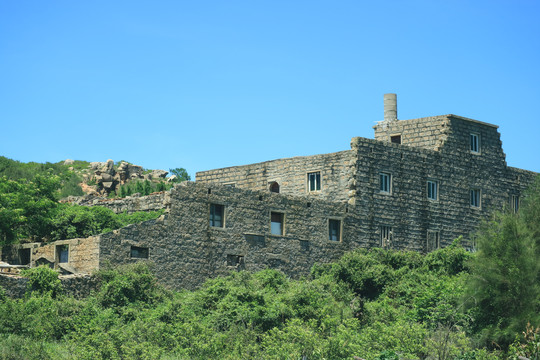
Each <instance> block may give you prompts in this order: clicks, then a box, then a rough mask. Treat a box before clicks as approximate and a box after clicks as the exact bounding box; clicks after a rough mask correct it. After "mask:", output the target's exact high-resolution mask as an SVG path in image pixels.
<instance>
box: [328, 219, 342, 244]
mask: <svg viewBox="0 0 540 360" xmlns="http://www.w3.org/2000/svg"><path fill="white" fill-rule="evenodd" d="M333 224H334V226H333ZM336 225H337V227H336ZM336 229H337V234H335V232H334V231H333V230H336ZM342 234H343V221H342V220H341V219H338V218H329V219H328V241H331V242H341V240H342ZM334 237H335V239H334Z"/></svg>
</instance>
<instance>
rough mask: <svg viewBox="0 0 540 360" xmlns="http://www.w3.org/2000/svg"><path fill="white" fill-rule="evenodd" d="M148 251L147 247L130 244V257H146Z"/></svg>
mask: <svg viewBox="0 0 540 360" xmlns="http://www.w3.org/2000/svg"><path fill="white" fill-rule="evenodd" d="M148 256H149V251H148V248H147V247H139V246H132V247H131V253H130V257H131V258H132V259H148Z"/></svg>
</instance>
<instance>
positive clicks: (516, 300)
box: [468, 179, 540, 348]
mask: <svg viewBox="0 0 540 360" xmlns="http://www.w3.org/2000/svg"><path fill="white" fill-rule="evenodd" d="M538 182H539V180H538V179H537V181H536V182H535V186H533V187H532V188H531V190H530V191H529V194H528V196H529V197H528V200H527V201H524V206H522V209H521V210H520V213H519V214H518V215H516V214H512V213H510V212H506V213H497V214H495V215H494V217H493V219H492V220H491V221H490V222H487V223H485V224H483V226H482V227H481V229H480V231H479V233H478V239H477V241H478V253H477V255H476V257H475V258H474V261H473V262H472V270H473V280H472V281H471V282H470V283H469V290H468V296H469V297H470V300H471V304H470V306H471V310H472V312H473V313H474V314H475V325H476V330H477V331H478V332H480V334H481V338H482V339H483V340H484V341H485V343H486V345H489V344H493V343H496V344H498V345H499V346H502V347H503V348H506V347H507V346H508V345H510V343H511V342H512V340H513V339H514V338H515V336H516V335H517V334H518V333H520V332H521V331H523V330H525V327H526V325H527V322H528V321H530V322H531V323H532V324H533V325H538V323H539V321H540V317H539V315H538V314H539V313H540V306H539V305H540V304H539V300H540V281H539V279H540V277H539V276H540V262H539V261H538V250H537V246H538V244H539V242H538V239H537V238H536V237H537V236H538V235H537V234H538V232H537V231H538V230H537V229H538V220H539V219H538V214H539V212H538V211H537V210H538V208H539V205H538V203H537V202H536V201H537V199H538V198H539V197H540V186H538Z"/></svg>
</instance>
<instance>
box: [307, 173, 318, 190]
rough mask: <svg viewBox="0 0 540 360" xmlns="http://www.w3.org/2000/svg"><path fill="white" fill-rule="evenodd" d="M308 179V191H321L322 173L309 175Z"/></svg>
mask: <svg viewBox="0 0 540 360" xmlns="http://www.w3.org/2000/svg"><path fill="white" fill-rule="evenodd" d="M307 177H308V191H319V190H321V172H320V171H317V172H312V173H308V174H307Z"/></svg>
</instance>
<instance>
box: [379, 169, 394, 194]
mask: <svg viewBox="0 0 540 360" xmlns="http://www.w3.org/2000/svg"><path fill="white" fill-rule="evenodd" d="M379 190H380V191H381V192H383V193H388V194H390V192H391V190H392V175H390V174H388V173H380V174H379Z"/></svg>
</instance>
